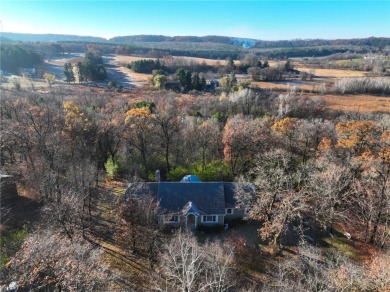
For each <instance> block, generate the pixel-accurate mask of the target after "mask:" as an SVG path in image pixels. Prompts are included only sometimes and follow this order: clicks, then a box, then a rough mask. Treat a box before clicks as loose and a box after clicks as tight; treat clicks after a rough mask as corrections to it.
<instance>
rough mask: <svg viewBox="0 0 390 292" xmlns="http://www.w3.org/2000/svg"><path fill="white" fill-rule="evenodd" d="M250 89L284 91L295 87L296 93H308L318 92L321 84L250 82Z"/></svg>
mask: <svg viewBox="0 0 390 292" xmlns="http://www.w3.org/2000/svg"><path fill="white" fill-rule="evenodd" d="M251 86H252V87H255V88H263V89H270V90H276V91H286V90H289V89H292V88H293V87H296V90H298V91H301V90H303V91H306V92H307V91H309V92H319V90H320V86H321V83H320V82H315V81H313V82H302V83H301V82H293V81H290V82H289V81H283V82H264V81H260V82H252V83H251Z"/></svg>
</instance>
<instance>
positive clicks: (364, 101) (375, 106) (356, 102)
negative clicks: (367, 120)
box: [323, 94, 390, 113]
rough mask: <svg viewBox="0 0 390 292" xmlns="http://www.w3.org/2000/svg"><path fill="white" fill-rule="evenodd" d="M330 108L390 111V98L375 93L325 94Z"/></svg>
mask: <svg viewBox="0 0 390 292" xmlns="http://www.w3.org/2000/svg"><path fill="white" fill-rule="evenodd" d="M323 98H324V101H325V103H326V105H327V107H328V108H329V109H333V110H341V111H354V112H364V113H370V112H378V111H379V112H390V98H387V97H381V96H374V95H365V94H361V95H333V94H331V95H325V96H323Z"/></svg>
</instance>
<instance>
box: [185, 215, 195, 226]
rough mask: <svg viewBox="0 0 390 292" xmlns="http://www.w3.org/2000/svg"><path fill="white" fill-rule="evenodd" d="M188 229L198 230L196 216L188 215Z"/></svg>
mask: <svg viewBox="0 0 390 292" xmlns="http://www.w3.org/2000/svg"><path fill="white" fill-rule="evenodd" d="M187 227H188V228H190V229H195V228H196V217H195V215H194V214H188V215H187Z"/></svg>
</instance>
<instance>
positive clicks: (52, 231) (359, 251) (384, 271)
mask: <svg viewBox="0 0 390 292" xmlns="http://www.w3.org/2000/svg"><path fill="white" fill-rule="evenodd" d="M1 119H2V120H1V126H2V129H1V132H2V135H1V165H2V169H3V170H6V171H7V172H9V173H12V174H13V175H14V176H15V177H16V178H17V179H18V185H19V189H20V191H21V192H22V193H26V194H28V202H25V203H24V204H27V205H26V206H29V208H35V210H36V212H32V211H31V212H32V213H31V214H27V215H23V216H22V215H21V214H22V212H21V210H18V209H17V208H16V207H15V206H14V207H12V206H11V207H9V208H7V206H4V205H2V222H6V226H8V227H5V229H4V231H3V235H2V242H1V244H2V260H3V267H2V274H1V275H2V276H1V277H2V279H1V281H3V282H4V283H10V282H12V281H16V283H17V285H18V287H22V289H27V290H34V289H36V290H39V291H43V290H42V289H48V290H46V291H60V290H63V289H65V290H68V289H69V290H71V289H75V290H88V291H89V290H94V291H97V290H101V291H106V290H111V289H117V290H124V289H126V290H135V291H150V290H156V291H161V290H164V291H166V290H169V291H196V290H203V291H291V290H290V289H291V287H294V290H297V291H308V290H313V289H314V290H318V289H319V290H321V291H341V290H343V289H348V291H362V290H366V291H386V290H387V289H388V288H389V280H388V279H389V277H388V265H389V254H388V251H387V250H388V246H389V229H388V225H389V219H390V216H389V215H390V214H389V210H390V208H389V202H390V200H389V199H390V196H389V172H390V168H389V163H390V144H389V143H390V116H389V114H388V113H371V114H364V113H354V112H334V111H328V110H326V109H325V108H324V102H323V100H322V98H321V96H318V97H317V98H315V99H310V98H307V97H302V96H301V95H300V94H299V93H297V92H294V91H289V92H287V93H285V94H279V93H272V92H269V91H267V90H261V89H255V88H252V89H250V88H243V89H240V90H238V91H232V92H226V93H225V94H223V95H221V96H220V95H210V94H207V95H190V94H181V93H175V92H171V91H164V90H157V91H156V90H146V89H137V90H134V91H132V92H130V93H127V94H121V93H116V92H114V91H101V90H99V89H94V88H85V89H80V88H72V87H53V88H49V89H47V90H45V91H33V90H17V89H10V90H3V91H2V99H1ZM156 169H159V170H160V171H161V174H162V179H163V180H173V181H175V180H178V179H180V177H182V176H183V175H185V174H188V173H192V174H196V175H198V176H199V177H200V178H201V179H202V180H205V181H232V180H235V181H242V182H246V183H253V184H254V186H255V188H256V195H255V196H254V197H247V196H245V193H240V191H239V190H237V194H236V199H237V200H238V201H239V203H240V204H241V205H242V206H244V207H245V208H247V209H248V210H249V219H248V220H247V221H245V222H237V223H236V224H237V227H236V228H237V229H238V230H239V229H240V228H244V229H245V228H250V227H251V226H252V229H249V230H250V231H248V232H250V236H255V237H257V238H258V239H259V243H258V244H248V245H246V244H245V242H246V241H247V240H248V239H247V237H246V236H248V234H246V235H243V234H240V233H239V232H237V234H235V233H234V232H232V233H231V234H230V235H225V234H224V233H223V231H218V230H214V231H210V230H205V231H203V232H201V233H199V234H198V235H195V237H194V235H192V234H189V233H186V232H183V231H182V232H180V231H177V230H171V229H168V230H167V228H166V227H164V226H161V225H160V224H158V220H156V218H157V217H158V216H159V214H161V211H160V210H159V208H158V202H155V201H154V200H153V198H148V197H144V198H140V199H134V201H131V202H128V201H123V200H122V199H121V198H122V196H121V194H123V187H120V185H121V184H120V182H124V181H153V180H154V179H155V177H154V173H155V170H156ZM118 183H119V186H118ZM122 185H123V184H122ZM21 216H22V217H21ZM21 218H22V219H21ZM253 226H255V227H253ZM15 230H17V232H16V233H15ZM129 239H131V240H129ZM292 254H294V255H295V256H293V255H292ZM291 267H294V268H291ZM183 273H184V274H183Z"/></svg>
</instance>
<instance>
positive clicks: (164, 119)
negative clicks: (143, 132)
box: [153, 98, 182, 172]
mask: <svg viewBox="0 0 390 292" xmlns="http://www.w3.org/2000/svg"><path fill="white" fill-rule="evenodd" d="M157 103H158V107H157V111H156V112H155V113H154V115H153V121H154V124H155V125H156V133H157V135H158V136H159V137H160V141H161V142H162V146H163V149H164V156H165V165H166V169H167V172H170V171H171V162H170V161H171V152H172V151H171V150H172V147H173V146H174V141H175V139H176V137H177V135H178V134H179V130H180V127H181V125H182V122H181V119H182V117H181V114H180V112H179V111H178V109H177V103H176V101H175V100H174V99H173V98H160V99H159V100H158V102H157Z"/></svg>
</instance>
